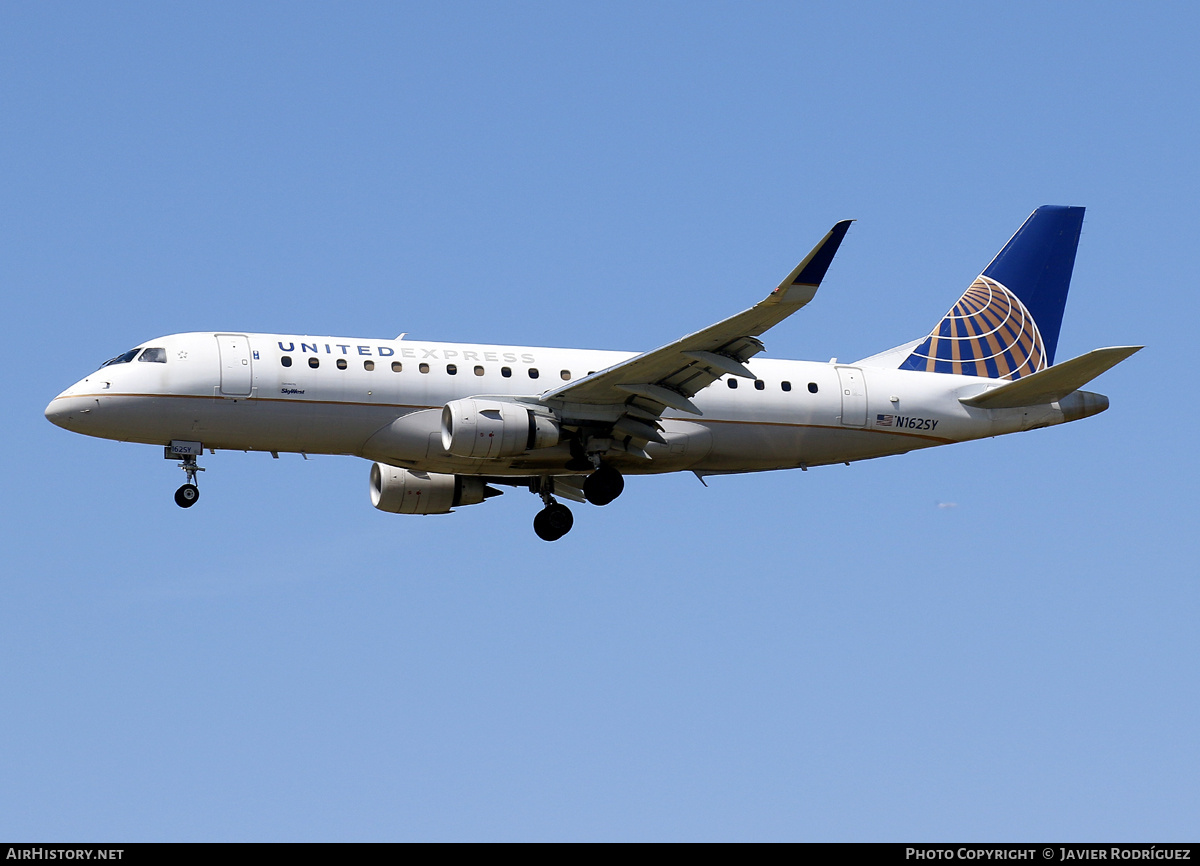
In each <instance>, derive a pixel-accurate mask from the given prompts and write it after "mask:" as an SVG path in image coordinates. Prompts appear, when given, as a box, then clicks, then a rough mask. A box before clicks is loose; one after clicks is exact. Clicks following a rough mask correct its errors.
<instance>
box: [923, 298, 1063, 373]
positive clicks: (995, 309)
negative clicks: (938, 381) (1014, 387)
mask: <svg viewBox="0 0 1200 866" xmlns="http://www.w3.org/2000/svg"><path fill="white" fill-rule="evenodd" d="M901 366H902V367H904V368H905V369H909V370H924V371H926V372H929V373H955V374H958V375H964V376H985V377H987V378H989V379H1019V378H1021V377H1022V376H1028V375H1029V374H1030V373H1036V372H1037V371H1038V370H1042V369H1045V367H1046V349H1045V345H1044V344H1043V342H1042V335H1041V333H1040V332H1039V331H1038V327H1037V323H1036V322H1034V320H1033V316H1031V315H1030V314H1029V310H1028V309H1026V307H1025V305H1024V304H1022V303H1021V300H1020V299H1019V298H1018V297H1017V296H1016V295H1014V294H1013V293H1012V292H1011V291H1009V290H1008V289H1007V288H1006V287H1005V286H1003V285H1002V284H1001V283H999V282H997V281H996V280H993V279H991V278H990V277H985V276H979V277H977V278H976V280H975V282H973V283H972V284H971V286H970V288H968V289H967V291H966V292H964V293H963V296H962V297H961V298H959V299H958V303H957V304H955V305H954V307H953V309H951V310H950V312H949V313H947V314H946V317H945V318H944V319H942V321H941V322H940V323H939V324H938V326H937V328H935V329H934V331H933V333H931V334H930V335H929V336H928V337H926V338H925V339H924V340H923V341H922V342H921V344H920V345H919V346H917V348H916V349H915V350H913V353H912V355H910V356H909V357H908V359H907V360H906V361H905V362H904V364H902V365H901Z"/></svg>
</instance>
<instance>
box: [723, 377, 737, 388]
mask: <svg viewBox="0 0 1200 866" xmlns="http://www.w3.org/2000/svg"><path fill="white" fill-rule="evenodd" d="M725 382H726V384H728V385H729V387H730V388H736V387H737V379H735V378H733V377H732V376H730V377H729V378H728V379H726V380H725Z"/></svg>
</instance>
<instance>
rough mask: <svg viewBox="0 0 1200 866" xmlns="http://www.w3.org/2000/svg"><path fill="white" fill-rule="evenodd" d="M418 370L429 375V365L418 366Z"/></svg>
mask: <svg viewBox="0 0 1200 866" xmlns="http://www.w3.org/2000/svg"><path fill="white" fill-rule="evenodd" d="M417 369H418V370H420V371H421V372H422V373H428V372H429V365H428V364H418V365H417Z"/></svg>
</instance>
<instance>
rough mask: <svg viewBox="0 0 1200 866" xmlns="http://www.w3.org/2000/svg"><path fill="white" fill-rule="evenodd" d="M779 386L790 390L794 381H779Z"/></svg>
mask: <svg viewBox="0 0 1200 866" xmlns="http://www.w3.org/2000/svg"><path fill="white" fill-rule="evenodd" d="M779 387H780V388H782V389H783V390H785V391H790V390H792V383H791V382H787V381H784V382H780V383H779Z"/></svg>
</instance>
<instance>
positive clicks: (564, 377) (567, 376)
mask: <svg viewBox="0 0 1200 866" xmlns="http://www.w3.org/2000/svg"><path fill="white" fill-rule="evenodd" d="M558 375H560V376H562V380H563V381H564V382H570V381H571V371H570V370H562V371H560V372H559V374H558Z"/></svg>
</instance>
